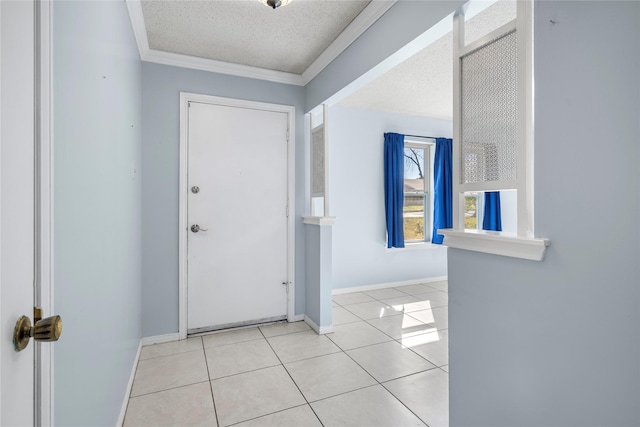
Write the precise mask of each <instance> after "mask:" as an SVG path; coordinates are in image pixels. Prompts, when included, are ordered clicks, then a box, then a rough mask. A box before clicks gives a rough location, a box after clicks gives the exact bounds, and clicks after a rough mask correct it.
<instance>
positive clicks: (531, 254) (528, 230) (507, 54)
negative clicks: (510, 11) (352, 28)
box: [441, 1, 549, 261]
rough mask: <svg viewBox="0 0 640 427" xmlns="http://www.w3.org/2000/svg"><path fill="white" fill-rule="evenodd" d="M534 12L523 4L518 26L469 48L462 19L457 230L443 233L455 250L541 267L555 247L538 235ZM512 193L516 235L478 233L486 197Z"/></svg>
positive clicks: (457, 48)
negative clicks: (535, 263)
mask: <svg viewBox="0 0 640 427" xmlns="http://www.w3.org/2000/svg"><path fill="white" fill-rule="evenodd" d="M532 5H533V2H529V1H518V2H517V3H516V17H515V19H512V20H511V21H510V22H508V23H506V24H504V25H502V26H499V27H498V28H497V29H495V30H494V31H491V32H489V33H488V34H486V35H485V36H483V37H480V38H478V39H477V40H475V41H473V42H468V43H467V42H465V8H460V9H458V11H457V12H456V13H455V14H454V23H453V27H454V30H453V57H454V67H453V68H454V73H453V79H454V84H453V91H454V109H453V111H454V114H453V133H454V138H453V140H454V145H453V200H454V203H453V228H452V229H448V230H443V231H442V232H441V233H442V234H444V236H445V241H444V244H445V245H447V246H449V247H453V248H458V249H467V250H473V251H480V252H486V253H492V254H497V255H504V256H512V257H517V258H523V259H530V260H537V261H540V260H542V259H543V258H544V254H545V251H546V247H547V246H548V245H549V240H548V239H541V238H536V237H534V233H533V192H532V190H533V131H532V129H533V108H532V100H533V68H532V52H533V49H532V46H533V45H532V43H533V42H532V41H533V34H532V28H533V27H532V22H533V20H532V16H533V15H532ZM505 190H508V191H510V192H512V193H513V194H514V195H515V197H514V199H515V207H516V208H515V209H514V211H515V218H516V220H515V224H514V225H513V228H514V229H515V230H516V231H515V233H504V232H497V234H494V233H489V232H486V233H485V232H481V231H477V230H478V228H480V227H478V225H479V222H480V218H479V215H478V212H480V209H479V208H480V207H481V206H479V205H480V202H481V198H480V197H478V196H479V195H481V194H483V193H484V192H487V191H490V192H493V191H500V192H503V191H505ZM472 193H476V194H477V196H476V198H475V200H474V197H472ZM509 194H511V193H509ZM474 208H475V211H474ZM474 221H475V224H476V228H475V229H474V227H473V226H472V225H473V222H474Z"/></svg>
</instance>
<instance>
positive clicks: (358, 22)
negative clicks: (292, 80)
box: [302, 0, 397, 85]
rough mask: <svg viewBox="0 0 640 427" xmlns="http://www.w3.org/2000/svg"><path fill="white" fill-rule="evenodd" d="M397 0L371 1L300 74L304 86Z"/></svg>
mask: <svg viewBox="0 0 640 427" xmlns="http://www.w3.org/2000/svg"><path fill="white" fill-rule="evenodd" d="M396 1H397V0H383V1H372V2H371V3H369V5H367V7H365V8H364V10H363V11H362V12H360V14H359V15H358V16H356V17H355V18H354V20H353V21H351V23H350V24H349V26H347V28H345V29H344V30H343V31H342V33H340V35H339V36H338V37H336V39H335V40H334V41H333V42H332V43H331V44H330V45H329V46H328V47H327V48H326V49H325V51H324V52H322V53H321V54H320V56H318V58H316V60H315V61H313V63H312V64H311V65H309V67H307V69H306V70H304V72H303V73H302V82H303V84H304V85H306V84H307V83H309V82H310V81H311V80H313V79H314V77H316V76H317V75H318V74H320V72H321V71H322V70H324V69H325V67H326V66H327V65H329V64H330V63H331V62H332V61H333V60H334V59H336V58H337V57H338V55H340V54H341V53H342V52H344V50H345V49H346V48H348V47H349V46H350V45H351V43H353V42H354V41H356V39H357V38H358V37H360V36H361V35H362V34H363V33H364V32H365V31H367V29H369V27H370V26H372V25H373V24H374V23H375V22H376V21H377V20H378V19H380V17H381V16H382V15H384V14H385V13H386V12H387V10H389V9H390V8H391V6H393V5H394V4H395V3H396Z"/></svg>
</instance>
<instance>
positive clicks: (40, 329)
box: [13, 308, 62, 351]
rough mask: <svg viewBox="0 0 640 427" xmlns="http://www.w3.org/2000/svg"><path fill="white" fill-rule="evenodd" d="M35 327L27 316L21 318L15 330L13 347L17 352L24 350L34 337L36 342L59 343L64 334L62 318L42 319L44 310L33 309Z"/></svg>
mask: <svg viewBox="0 0 640 427" xmlns="http://www.w3.org/2000/svg"><path fill="white" fill-rule="evenodd" d="M33 312H34V314H33V320H34V325H33V326H31V320H29V318H28V317H27V316H20V318H19V319H18V321H17V322H16V327H15V329H14V330H13V347H14V349H15V351H22V350H24V349H25V348H26V347H27V345H28V344H29V339H30V338H31V337H33V339H34V340H36V341H43V342H52V341H58V339H59V338H60V335H61V334H62V318H61V317H60V316H51V317H47V318H46V319H42V318H41V317H42V310H41V309H39V308H34V309H33Z"/></svg>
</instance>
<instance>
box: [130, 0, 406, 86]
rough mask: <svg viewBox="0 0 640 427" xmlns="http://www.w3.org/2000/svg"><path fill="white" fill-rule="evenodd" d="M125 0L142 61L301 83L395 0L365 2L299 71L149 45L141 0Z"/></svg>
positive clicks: (360, 33)
mask: <svg viewBox="0 0 640 427" xmlns="http://www.w3.org/2000/svg"><path fill="white" fill-rule="evenodd" d="M125 1H126V4H127V9H128V10H129V18H130V19H131V25H132V27H133V34H134V35H135V38H136V43H137V45H138V52H139V54H140V59H141V60H142V61H146V62H154V63H157V64H164V65H172V66H176V67H182V68H191V69H195V70H202V71H210V72H213V73H221V74H228V75H232V76H238V77H247V78H252V79H259V80H266V81H271V82H276V83H284V84H290V85H296V86H305V85H306V84H307V83H309V82H310V81H311V80H312V79H313V78H314V77H315V76H317V75H318V74H319V73H320V72H321V71H322V70H323V69H324V68H325V67H326V66H327V65H329V64H330V63H331V61H333V60H334V59H336V58H337V57H338V55H340V54H341V53H342V52H343V51H344V50H345V49H346V48H347V47H349V45H350V44H351V43H353V42H354V41H355V40H356V39H357V38H358V37H360V35H362V33H364V32H365V31H366V30H367V29H368V28H369V27H370V26H371V25H372V24H373V23H374V22H376V21H377V20H378V19H379V18H380V17H381V16H382V15H383V14H384V13H385V12H386V11H387V10H389V8H391V6H393V4H394V3H395V2H396V1H397V0H373V1H372V2H371V3H369V5H368V6H367V7H365V8H364V9H363V11H362V12H361V13H360V14H359V15H358V16H356V18H355V19H354V20H353V21H352V22H351V24H349V25H348V26H347V28H345V29H344V30H343V31H342V33H340V35H338V37H336V39H335V40H334V41H333V42H332V43H331V44H330V45H329V46H328V47H327V49H325V50H324V52H322V53H321V54H320V56H319V57H318V58H317V59H316V60H315V61H314V62H313V63H312V64H311V65H310V66H309V67H308V68H307V69H306V70H305V71H304V73H302V74H301V75H299V74H294V73H286V72H283V71H276V70H269V69H266V68H259V67H251V66H248V65H241V64H233V63H230V62H224V61H216V60H213V59H206V58H198V57H195V56H189V55H182V54H178V53H172V52H164V51H159V50H155V49H150V48H149V40H148V38H147V30H146V27H145V24H144V15H143V14H142V3H141V1H140V0H125Z"/></svg>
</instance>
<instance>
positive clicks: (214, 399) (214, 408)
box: [199, 336, 220, 426]
mask: <svg viewBox="0 0 640 427" xmlns="http://www.w3.org/2000/svg"><path fill="white" fill-rule="evenodd" d="M199 338H200V343H201V344H202V353H203V354H204V364H205V366H206V367H207V377H208V378H209V381H207V382H208V383H209V392H211V403H213V413H214V414H215V416H216V425H218V426H219V425H220V420H219V419H218V410H217V409H216V398H215V397H214V396H213V384H211V381H212V380H211V373H210V372H209V361H208V360H207V349H206V348H204V339H203V338H202V336H200V337H199Z"/></svg>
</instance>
